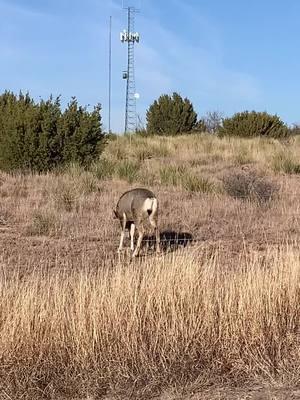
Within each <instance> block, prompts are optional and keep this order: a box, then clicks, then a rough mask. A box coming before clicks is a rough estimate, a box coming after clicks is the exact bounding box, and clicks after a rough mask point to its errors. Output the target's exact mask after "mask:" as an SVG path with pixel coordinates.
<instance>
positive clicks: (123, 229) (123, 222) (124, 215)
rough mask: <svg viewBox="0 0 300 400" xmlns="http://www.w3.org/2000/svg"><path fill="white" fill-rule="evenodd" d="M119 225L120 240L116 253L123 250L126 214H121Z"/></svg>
mask: <svg viewBox="0 0 300 400" xmlns="http://www.w3.org/2000/svg"><path fill="white" fill-rule="evenodd" d="M121 224H122V231H121V238H120V245H119V248H118V253H119V252H120V251H122V250H123V242H124V237H125V228H126V214H125V213H124V214H123V219H122V222H121Z"/></svg>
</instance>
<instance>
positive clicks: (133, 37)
mask: <svg viewBox="0 0 300 400" xmlns="http://www.w3.org/2000/svg"><path fill="white" fill-rule="evenodd" d="M125 9H126V10H127V17H128V26H127V30H126V29H124V30H123V32H121V33H120V40H121V42H122V43H127V47H128V51H127V70H126V71H123V79H126V106H125V133H127V132H129V133H130V132H135V130H136V99H137V98H138V97H139V95H138V94H137V93H136V92H135V77H134V44H135V43H138V42H139V41H140V35H139V34H138V33H137V32H134V20H135V14H136V12H138V10H137V9H136V8H135V7H126V8H125Z"/></svg>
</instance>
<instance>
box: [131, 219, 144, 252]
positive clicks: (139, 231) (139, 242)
mask: <svg viewBox="0 0 300 400" xmlns="http://www.w3.org/2000/svg"><path fill="white" fill-rule="evenodd" d="M136 227H137V231H138V233H139V237H138V241H137V244H136V248H135V250H134V252H133V254H132V257H136V256H137V255H138V254H139V251H140V247H141V244H142V240H143V236H144V228H143V226H142V224H140V223H139V224H137V226H136Z"/></svg>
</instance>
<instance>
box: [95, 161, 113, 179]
mask: <svg viewBox="0 0 300 400" xmlns="http://www.w3.org/2000/svg"><path fill="white" fill-rule="evenodd" d="M115 167H116V163H115V162H114V161H111V160H109V159H106V158H103V159H100V160H99V161H97V162H95V163H93V164H92V166H91V168H90V170H91V172H92V174H93V175H94V176H95V177H96V178H97V179H100V180H103V179H106V178H111V177H112V175H113V173H114V170H115Z"/></svg>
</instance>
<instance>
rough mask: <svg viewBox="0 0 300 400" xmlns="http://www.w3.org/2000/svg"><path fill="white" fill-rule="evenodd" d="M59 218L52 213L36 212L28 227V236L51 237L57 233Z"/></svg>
mask: <svg viewBox="0 0 300 400" xmlns="http://www.w3.org/2000/svg"><path fill="white" fill-rule="evenodd" d="M56 223H57V216H56V215H55V214H54V213H53V212H50V211H46V210H43V211H36V212H34V213H33V216H32V220H31V223H30V225H29V226H28V227H27V234H28V235H50V234H51V233H52V232H54V231H55V227H56Z"/></svg>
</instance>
